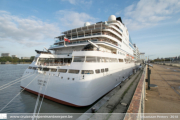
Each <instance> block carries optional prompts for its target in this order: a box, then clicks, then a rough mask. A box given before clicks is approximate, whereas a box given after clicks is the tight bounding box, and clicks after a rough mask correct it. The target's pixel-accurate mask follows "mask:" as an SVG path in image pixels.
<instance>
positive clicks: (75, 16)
mask: <svg viewBox="0 0 180 120" xmlns="http://www.w3.org/2000/svg"><path fill="white" fill-rule="evenodd" d="M56 14H57V16H61V17H59V20H60V21H61V23H63V25H64V26H65V27H68V28H69V29H72V28H77V27H81V26H83V25H84V23H85V22H90V23H94V22H96V21H97V20H98V19H97V18H94V17H91V16H90V15H88V14H86V13H78V12H75V11H69V10H60V11H58V12H57V13H56ZM66 29H67V28H66Z"/></svg>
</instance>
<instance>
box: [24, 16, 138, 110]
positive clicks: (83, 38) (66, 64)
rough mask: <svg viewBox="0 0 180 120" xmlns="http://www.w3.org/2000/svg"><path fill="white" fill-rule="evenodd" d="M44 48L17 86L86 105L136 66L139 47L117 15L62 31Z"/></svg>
mask: <svg viewBox="0 0 180 120" xmlns="http://www.w3.org/2000/svg"><path fill="white" fill-rule="evenodd" d="M54 39H55V42H54V43H53V45H51V46H50V47H49V48H48V49H46V51H39V50H36V52H37V55H36V56H35V59H34V61H33V62H32V63H31V64H30V65H29V67H28V68H27V69H26V70H25V72H24V74H23V76H24V77H26V76H27V77H26V78H25V79H23V80H22V81H21V87H22V88H24V89H25V90H27V91H29V92H31V93H34V94H40V95H41V96H44V97H45V98H47V99H50V100H52V101H55V102H58V103H61V104H65V105H70V106H74V107H83V106H88V105H91V104H92V103H94V102H95V101H97V100H98V99H99V98H101V97H102V96H103V95H105V94H107V93H108V92H109V91H111V90H112V89H114V88H115V87H116V86H118V85H119V84H120V83H121V82H122V81H124V80H125V79H126V78H127V77H128V76H130V75H131V74H132V73H133V70H134V69H136V68H137V67H138V66H139V63H138V62H137V61H138V59H139V50H138V47H137V46H136V44H133V43H132V41H131V38H130V35H129V32H128V30H127V28H126V26H125V25H124V23H123V22H122V20H121V17H116V16H114V15H111V16H109V18H108V21H104V22H97V23H95V24H90V23H89V22H86V23H85V24H84V26H82V27H79V28H75V29H71V30H67V31H65V32H62V33H61V35H60V36H58V37H55V38H54Z"/></svg>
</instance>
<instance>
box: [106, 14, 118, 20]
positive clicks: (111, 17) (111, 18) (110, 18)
mask: <svg viewBox="0 0 180 120" xmlns="http://www.w3.org/2000/svg"><path fill="white" fill-rule="evenodd" d="M115 20H116V16H115V15H111V16H109V18H108V21H115Z"/></svg>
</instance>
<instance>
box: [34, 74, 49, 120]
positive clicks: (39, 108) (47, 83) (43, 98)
mask: <svg viewBox="0 0 180 120" xmlns="http://www.w3.org/2000/svg"><path fill="white" fill-rule="evenodd" d="M50 76H51V75H50ZM50 76H49V78H48V81H47V84H46V87H45V90H44V94H43V97H42V99H41V103H40V106H39V110H38V113H37V116H38V115H39V112H40V110H41V106H42V103H43V100H44V95H45V93H46V88H47V86H48V82H49V79H50ZM36 120H37V117H36Z"/></svg>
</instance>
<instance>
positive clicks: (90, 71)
mask: <svg viewBox="0 0 180 120" xmlns="http://www.w3.org/2000/svg"><path fill="white" fill-rule="evenodd" d="M81 74H94V71H93V70H82V71H81Z"/></svg>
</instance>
